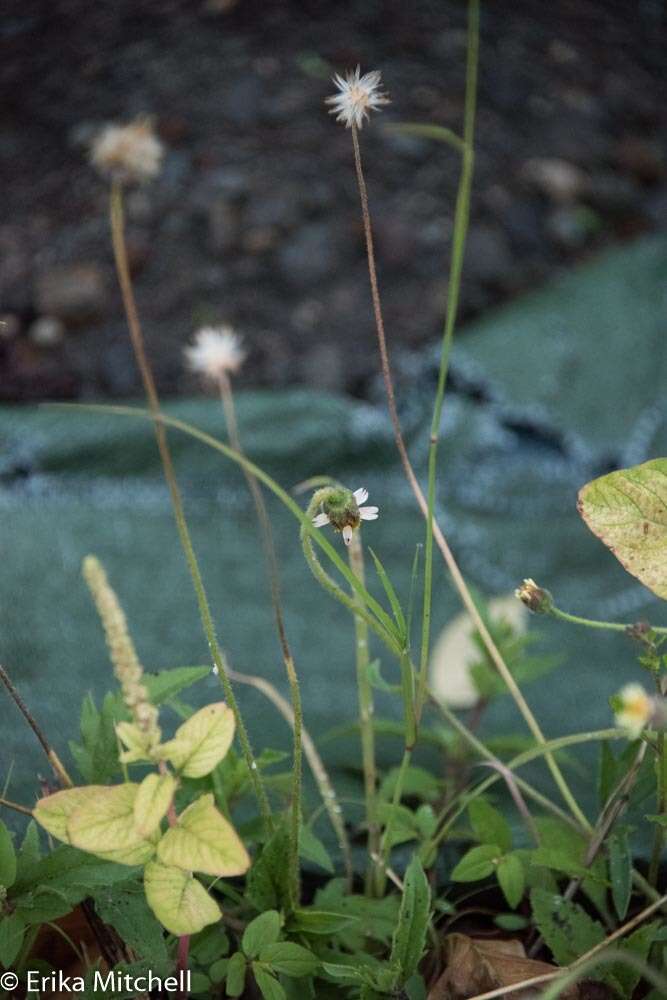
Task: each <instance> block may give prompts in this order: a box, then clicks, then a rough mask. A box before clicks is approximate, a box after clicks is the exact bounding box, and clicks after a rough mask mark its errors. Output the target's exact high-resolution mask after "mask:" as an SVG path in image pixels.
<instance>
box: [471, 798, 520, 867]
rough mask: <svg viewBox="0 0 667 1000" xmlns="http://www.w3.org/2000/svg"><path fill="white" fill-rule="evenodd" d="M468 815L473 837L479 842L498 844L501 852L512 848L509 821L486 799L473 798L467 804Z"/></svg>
mask: <svg viewBox="0 0 667 1000" xmlns="http://www.w3.org/2000/svg"><path fill="white" fill-rule="evenodd" d="M468 817H469V819H470V825H471V827H472V831H473V833H474V834H475V838H476V839H477V840H479V842H480V843H481V844H498V845H499V846H500V849H501V850H502V852H503V854H505V853H507V851H510V850H511V849H512V831H511V830H510V826H509V823H508V822H507V820H506V819H505V817H504V816H503V815H502V813H500V812H498V810H497V809H494V808H493V806H492V805H491V803H490V802H488V801H487V799H484V798H477V799H473V801H472V802H471V803H470V805H469V806H468Z"/></svg>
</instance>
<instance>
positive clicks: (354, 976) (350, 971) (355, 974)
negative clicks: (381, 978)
mask: <svg viewBox="0 0 667 1000" xmlns="http://www.w3.org/2000/svg"><path fill="white" fill-rule="evenodd" d="M322 968H323V970H324V971H325V972H326V974H327V975H328V976H331V978H332V979H335V980H336V982H339V983H348V984H350V985H355V984H356V983H361V982H363V976H362V974H361V972H360V970H359V969H358V968H357V967H356V966H355V965H343V964H341V963H339V962H322Z"/></svg>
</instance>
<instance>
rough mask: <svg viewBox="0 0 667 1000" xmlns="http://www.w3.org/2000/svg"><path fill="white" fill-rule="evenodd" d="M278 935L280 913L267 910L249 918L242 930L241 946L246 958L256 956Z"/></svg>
mask: <svg viewBox="0 0 667 1000" xmlns="http://www.w3.org/2000/svg"><path fill="white" fill-rule="evenodd" d="M279 937H280V914H279V913H278V911H277V910H267V911H266V913H260V915H259V916H258V917H255V919H254V920H251V921H250V923H249V924H248V926H247V927H246V929H245V930H244V932H243V938H242V941H241V946H242V948H243V951H244V953H245V954H246V955H247V956H248V958H257V957H258V955H259V953H260V951H261V950H262V948H263V947H264V946H265V945H267V944H274V942H276V941H277V940H278V938H279Z"/></svg>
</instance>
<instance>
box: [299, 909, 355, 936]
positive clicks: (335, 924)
mask: <svg viewBox="0 0 667 1000" xmlns="http://www.w3.org/2000/svg"><path fill="white" fill-rule="evenodd" d="M358 920H359V918H358V917H355V916H352V915H345V914H342V913H331V912H329V911H328V910H309V909H308V910H306V909H304V910H294V911H293V913H292V916H291V917H290V920H289V923H288V925H287V929H288V930H289V931H292V932H294V933H297V934H323V935H325V936H327V937H328V936H329V935H334V934H337V933H338V931H340V930H342V929H343V927H347V926H348V925H349V924H351V923H354V922H355V921H358Z"/></svg>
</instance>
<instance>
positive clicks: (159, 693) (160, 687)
mask: <svg viewBox="0 0 667 1000" xmlns="http://www.w3.org/2000/svg"><path fill="white" fill-rule="evenodd" d="M210 675H211V668H210V666H201V667H172V668H171V669H170V670H160V671H159V672H158V673H157V674H146V673H145V674H144V676H143V682H142V683H143V684H145V685H146V687H147V688H148V694H149V697H150V700H151V701H152V702H153V704H154V705H162V704H164V702H166V701H169V700H170V699H171V698H173V697H174V696H175V695H177V694H180V693H181V691H185V690H186V688H189V687H191V686H192V685H193V684H196V683H197V681H201V680H203V679H204V678H205V677H210Z"/></svg>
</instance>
